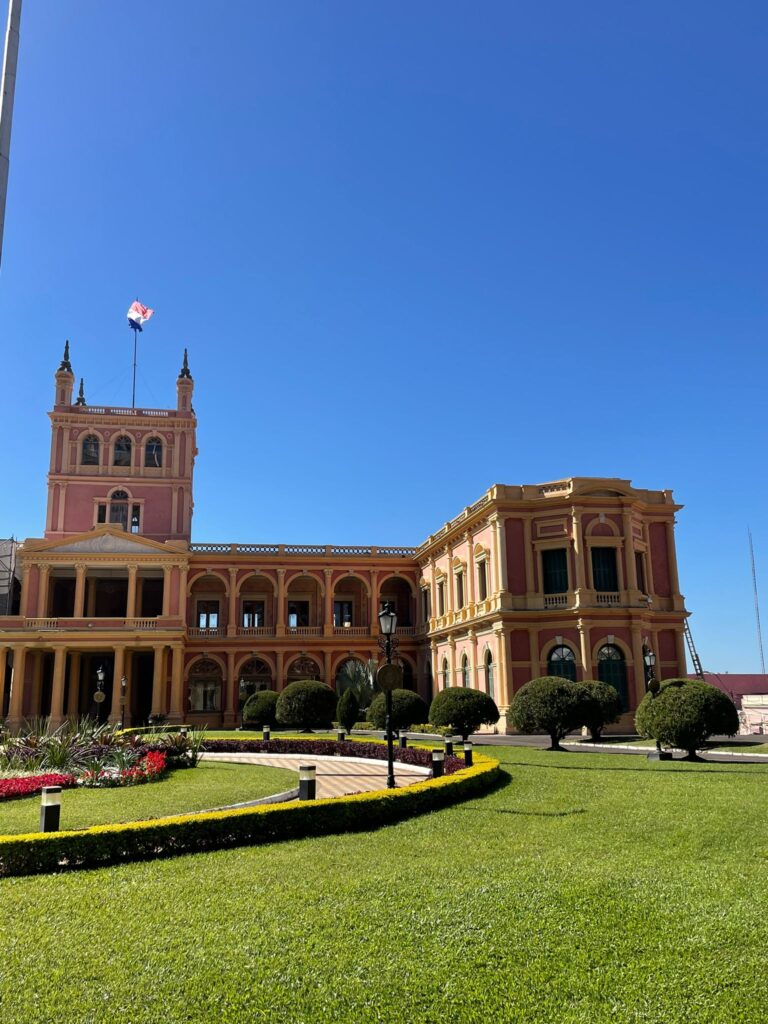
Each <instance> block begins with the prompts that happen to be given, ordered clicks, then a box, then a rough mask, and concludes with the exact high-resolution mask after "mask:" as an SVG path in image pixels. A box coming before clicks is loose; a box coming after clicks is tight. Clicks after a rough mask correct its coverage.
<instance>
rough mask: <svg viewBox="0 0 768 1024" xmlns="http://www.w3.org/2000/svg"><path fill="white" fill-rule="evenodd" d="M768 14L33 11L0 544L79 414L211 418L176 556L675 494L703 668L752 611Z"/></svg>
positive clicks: (25, 64)
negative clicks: (610, 487) (71, 407)
mask: <svg viewBox="0 0 768 1024" xmlns="http://www.w3.org/2000/svg"><path fill="white" fill-rule="evenodd" d="M767 45H768V12H767V10H766V8H765V5H764V4H761V3H757V2H755V3H745V2H739V0H735V2H733V0H732V2H731V3H729V4H727V5H726V4H724V3H718V4H713V3H706V2H702V0H697V2H696V3H693V2H688V0H681V2H678V3H675V4H669V3H658V2H652V0H651V2H646V3H643V4H630V3H627V2H617V0H610V2H589V3H587V4H574V3H572V2H549V3H547V2H544V3H542V2H536V3H533V2H528V3H516V2H511V0H505V2H499V3H497V2H490V0H488V2H484V3H482V4H469V3H454V2H446V0H440V2H418V3H413V2H408V3H405V2H387V3H383V2H380V3H369V2H364V3H360V2H353V0H346V2H326V0H322V2H318V0H307V2H297V0H294V2H289V3H286V2H279V3H278V2H270V3H263V2H256V0H247V2H246V0H241V2H236V0H229V2H228V3H227V4H224V5H219V6H217V7H216V8H215V9H214V7H212V6H211V5H210V4H209V3H203V2H198V0H185V2H184V3H182V2H180V0H179V2H176V0H164V2H163V3H157V2H153V3H150V2H145V0H133V2H132V3H131V4H130V5H128V4H105V3H104V2H103V0H66V2H62V0H55V2H54V0H27V3H26V5H25V10H24V14H23V18H22V32H21V54H20V60H19V78H18V85H17V96H16V108H15V115H14V127H13V141H12V152H11V177H10V192H9V199H8V211H7V216H6V233H5V243H4V252H3V266H2V273H1V274H0V324H2V338H3V345H2V353H3V355H2V359H3V367H4V371H5V373H4V385H5V387H4V392H5V423H6V436H7V437H8V438H9V439H10V438H13V439H14V440H13V443H7V444H4V445H3V446H2V448H1V449H0V472H1V473H2V479H3V480H4V481H5V486H4V488H3V490H4V494H5V500H4V501H2V502H0V536H7V535H10V534H15V535H18V536H21V537H24V536H39V535H40V534H41V532H42V530H43V528H44V507H45V473H46V470H47V465H48V451H49V448H48V444H49V435H48V421H47V418H46V415H45V413H46V411H47V409H48V408H49V406H50V403H51V400H52V396H53V382H52V374H53V371H54V370H55V368H56V366H57V365H58V360H59V359H60V356H61V349H62V345H63V341H64V338H65V337H69V338H70V339H71V342H72V358H73V363H74V369H75V372H76V373H77V374H78V376H80V375H83V376H84V377H85V381H86V395H87V397H88V399H89V401H90V402H92V403H93V404H96V403H113V404H126V403H129V402H130V386H131V333H130V331H129V330H128V328H127V326H126V325H125V318H124V314H125V310H126V309H127V307H128V304H129V303H130V301H132V299H133V298H134V296H135V295H138V296H139V297H140V298H141V300H142V301H143V302H145V303H147V304H148V305H151V306H153V307H154V308H155V309H156V310H157V313H156V316H155V318H154V320H153V321H152V322H151V323H150V325H149V326H148V327H147V329H146V331H145V333H144V335H143V336H142V338H141V342H140V345H141V352H140V363H139V381H138V389H137V392H138V393H137V402H138V403H139V404H144V405H149V406H167V405H170V404H172V403H173V401H174V381H175V377H176V374H177V372H178V369H179V366H180V360H181V353H182V349H183V347H184V346H185V345H186V346H188V347H189V351H190V364H191V367H192V371H193V374H194V377H195V381H196V396H195V406H196V410H197V413H198V416H199V419H200V430H199V448H200V456H199V458H198V463H197V470H196V492H195V499H196V508H195V520H194V537H195V539H196V540H218V541H234V540H237V541H263V542H270V541H285V542H307V543H311V542H315V543H337V542H341V543H352V544H354V543H381V544H386V543H391V544H401V543H404V544H408V543H418V542H420V541H421V540H423V539H424V538H425V537H426V535H427V534H428V533H430V532H431V531H433V530H435V529H436V528H437V527H439V526H440V525H441V524H442V523H443V522H444V521H445V520H446V519H447V518H449V517H451V516H453V515H455V514H456V513H457V512H459V511H460V510H461V509H462V508H463V507H464V506H465V505H466V504H468V503H470V502H472V501H473V500H475V499H476V498H477V497H479V495H480V494H482V493H483V491H484V490H485V489H486V488H487V487H488V486H490V485H491V484H493V483H496V482H502V483H523V482H525V483H535V482H539V481H546V480H551V479H558V478H561V477H564V476H571V475H607V476H619V477H624V478H629V479H632V480H633V481H634V483H635V484H636V485H637V486H640V487H649V488H672V489H673V490H674V493H675V496H676V498H677V500H679V501H680V502H681V503H683V504H684V505H685V509H684V510H683V511H682V512H681V513H680V515H679V520H678V522H679V525H678V534H677V537H678V551H679V561H680V577H681V585H682V590H683V592H684V593H685V595H686V602H687V606H688V608H689V609H690V610H691V611H692V612H693V617H692V619H691V625H692V629H693V632H694V636H695V638H696V640H697V643H698V646H699V648H700V653H701V655H702V660H703V661H704V664H705V667H707V668H711V669H713V670H719V671H723V670H729V671H734V672H735V671H742V672H748V671H759V667H760V666H759V656H758V649H757V642H756V639H755V625H754V612H753V606H752V592H751V579H750V573H749V555H748V548H747V526H748V524H751V527H752V531H753V534H754V541H755V548H756V556H757V564H758V574H759V577H760V580H761V581H762V583H763V589H764V591H765V594H766V602H767V603H766V604H765V608H766V617H768V525H767V524H766V517H765V514H764V509H765V507H766V499H768V479H767V478H766V474H765V473H764V471H763V470H761V468H760V467H761V465H762V464H763V461H764V450H765V412H764V409H765V401H764V397H763V393H764V388H765V384H764V378H765V371H766V358H765V354H764V352H765V340H766V333H767V332H766V327H768V323H767V320H768V316H767V315H766V314H767V309H766V299H765V284H766V263H767V261H766V256H767V251H766V249H767V246H766V239H767V238H768V223H767V221H768V215H767V214H768V210H767V207H766V188H765V183H766V171H767V170H768V168H767V167H766V162H767V161H766V157H768V136H767V135H766V110H768V84H767V79H766V75H765V52H766V46H767Z"/></svg>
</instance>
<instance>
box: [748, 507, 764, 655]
mask: <svg viewBox="0 0 768 1024" xmlns="http://www.w3.org/2000/svg"><path fill="white" fill-rule="evenodd" d="M747 535H748V536H749V560H750V562H751V563H752V590H753V591H754V594H755V621H756V622H757V645H758V647H759V648H760V671H761V672H762V673H763V675H765V657H764V655H763V631H762V629H761V628H760V602H759V601H758V598H757V573H756V572H755V549H754V547H753V546H752V531H751V530H750V528H749V527H747Z"/></svg>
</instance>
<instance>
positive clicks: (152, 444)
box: [144, 437, 163, 469]
mask: <svg viewBox="0 0 768 1024" xmlns="http://www.w3.org/2000/svg"><path fill="white" fill-rule="evenodd" d="M162 464H163V442H162V441H161V440H160V438H159V437H150V439H149V440H148V441H147V443H146V444H145V445H144V465H145V466H147V467H148V468H150V469H159V468H160V467H161V466H162Z"/></svg>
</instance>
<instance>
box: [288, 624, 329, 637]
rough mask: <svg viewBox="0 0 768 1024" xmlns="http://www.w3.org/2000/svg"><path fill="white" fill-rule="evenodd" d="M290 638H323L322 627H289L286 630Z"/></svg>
mask: <svg viewBox="0 0 768 1024" xmlns="http://www.w3.org/2000/svg"><path fill="white" fill-rule="evenodd" d="M285 632H286V634H287V635H288V636H322V635H323V627H322V626H287V627H286V630H285Z"/></svg>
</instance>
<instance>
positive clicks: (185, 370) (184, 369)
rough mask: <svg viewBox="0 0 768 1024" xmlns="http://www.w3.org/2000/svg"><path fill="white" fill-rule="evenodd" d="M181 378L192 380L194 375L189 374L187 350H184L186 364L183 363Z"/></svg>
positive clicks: (180, 372)
mask: <svg viewBox="0 0 768 1024" xmlns="http://www.w3.org/2000/svg"><path fill="white" fill-rule="evenodd" d="M179 377H188V378H189V379H190V380H192V374H191V373H190V372H189V359H188V357H187V350H186V349H184V362H183V363H182V366H181V369H180V370H179Z"/></svg>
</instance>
